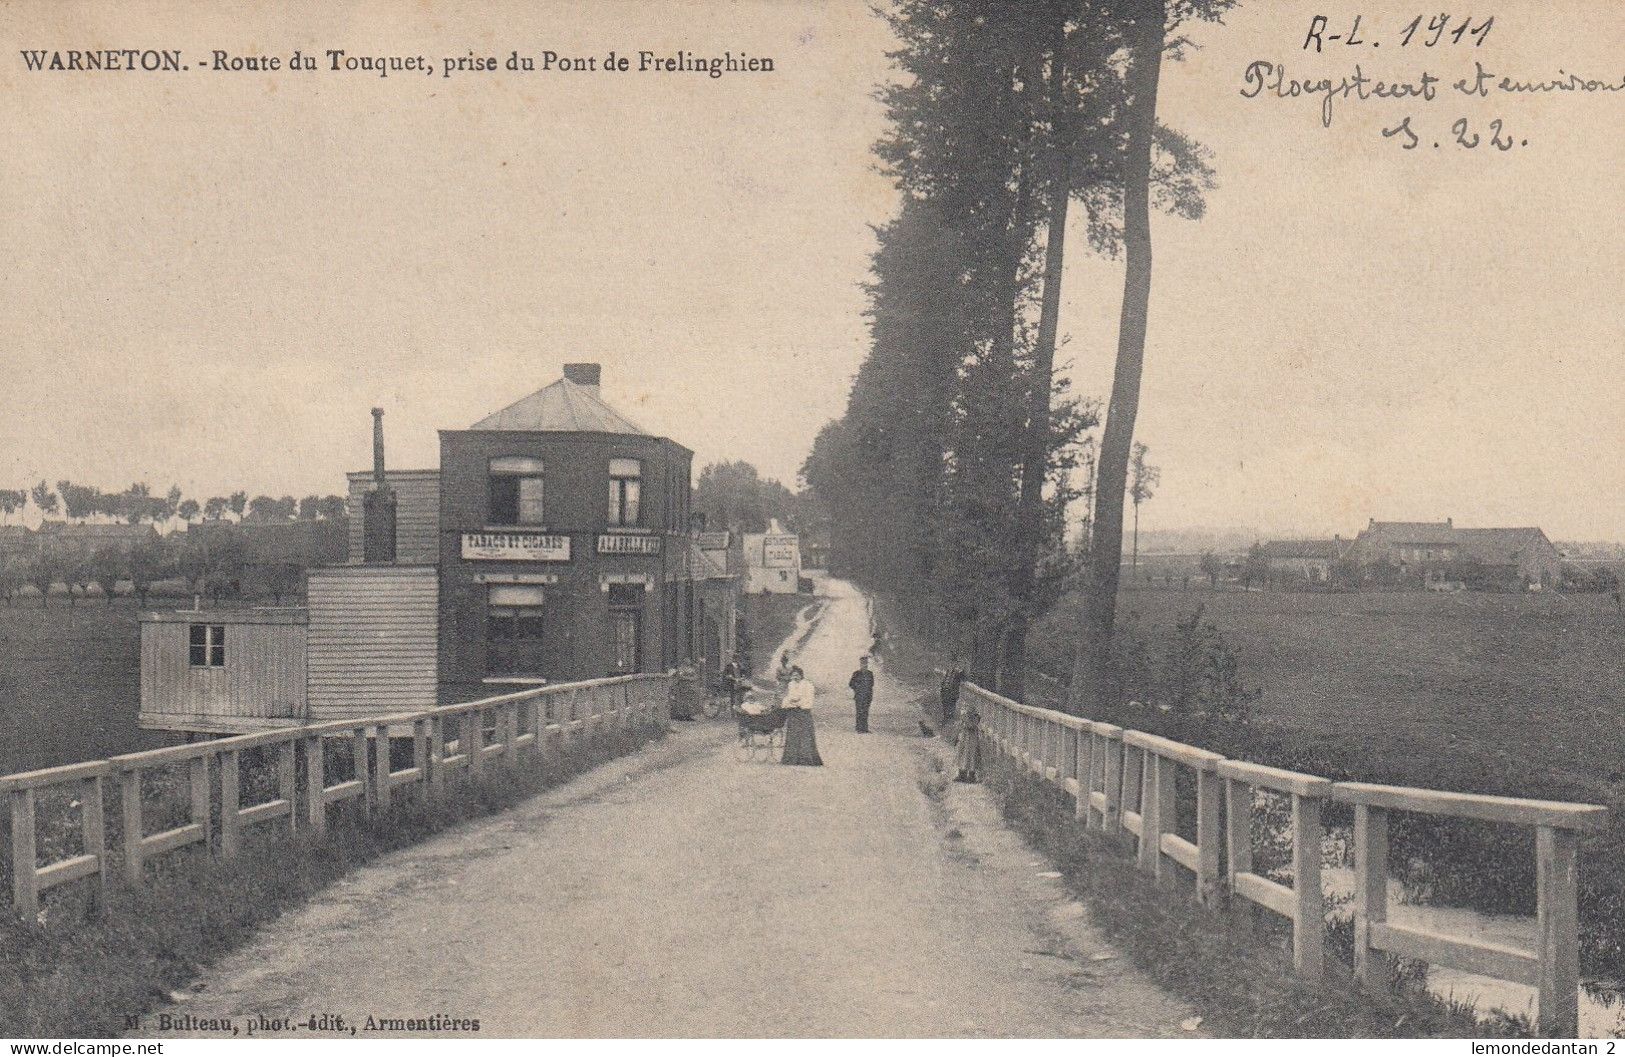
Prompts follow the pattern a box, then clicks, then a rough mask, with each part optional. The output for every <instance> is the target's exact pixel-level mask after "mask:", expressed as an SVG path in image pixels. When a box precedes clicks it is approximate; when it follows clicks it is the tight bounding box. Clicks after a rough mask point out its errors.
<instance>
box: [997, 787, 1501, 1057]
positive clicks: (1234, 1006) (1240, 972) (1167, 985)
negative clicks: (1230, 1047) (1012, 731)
mask: <svg viewBox="0 0 1625 1057" xmlns="http://www.w3.org/2000/svg"><path fill="white" fill-rule="evenodd" d="M985 774H986V778H985V781H986V784H987V785H988V786H989V788H990V789H991V790H992V791H993V793H994V794H995V795H996V796H997V797H998V798H999V801H1000V803H1001V806H1002V808H1003V812H1004V816H1005V819H1006V820H1007V821H1008V822H1009V824H1010V825H1011V826H1012V827H1013V828H1014V829H1015V830H1016V831H1017V832H1018V833H1020V834H1021V835H1022V837H1023V838H1024V839H1025V840H1026V841H1027V843H1028V844H1029V845H1030V846H1031V847H1032V848H1034V849H1035V850H1036V851H1039V852H1041V853H1043V854H1044V855H1046V856H1048V857H1049V858H1050V859H1051V860H1052V861H1053V862H1054V864H1055V867H1056V869H1058V870H1059V871H1060V872H1061V874H1062V876H1063V877H1064V878H1065V881H1066V884H1067V886H1068V887H1069V888H1070V889H1071V890H1072V891H1073V892H1074V893H1075V894H1076V895H1078V896H1079V897H1080V898H1082V899H1083V900H1085V901H1086V902H1087V903H1088V905H1089V906H1090V908H1091V910H1092V911H1093V915H1092V920H1093V921H1094V922H1095V923H1096V924H1097V925H1098V926H1099V927H1100V929H1101V931H1102V932H1104V933H1105V934H1106V936H1107V937H1108V938H1109V939H1110V940H1111V942H1112V943H1113V944H1114V945H1115V946H1116V947H1117V948H1118V949H1119V950H1121V951H1122V952H1123V953H1124V954H1125V955H1126V956H1127V957H1128V958H1129V959H1130V960H1131V961H1132V962H1133V963H1134V965H1135V966H1136V967H1137V968H1138V969H1139V970H1140V971H1142V972H1144V973H1145V974H1146V975H1147V976H1149V977H1150V978H1152V979H1153V980H1155V981H1156V982H1157V983H1158V984H1159V985H1160V986H1161V987H1163V988H1164V989H1165V990H1167V991H1168V992H1169V993H1170V994H1173V995H1175V996H1177V997H1179V998H1180V999H1182V1000H1184V1001H1185V1002H1188V1003H1189V1004H1190V1005H1191V1006H1192V1007H1193V1008H1194V1009H1195V1011H1196V1012H1197V1013H1198V1014H1199V1015H1200V1016H1201V1017H1202V1018H1203V1027H1204V1028H1205V1029H1206V1030H1207V1031H1209V1032H1211V1033H1212V1034H1214V1035H1218V1036H1224V1037H1243V1038H1304V1037H1317V1038H1505V1037H1523V1036H1527V1035H1528V1034H1529V1033H1530V1027H1529V1025H1528V1023H1527V1022H1526V1021H1524V1020H1522V1019H1515V1018H1509V1017H1506V1016H1504V1015H1501V1014H1498V1013H1497V1014H1492V1015H1491V1016H1490V1017H1488V1018H1486V1019H1483V1020H1480V1019H1479V1018H1478V1017H1477V1016H1476V1015H1475V1014H1474V1011H1473V1009H1472V1008H1471V1007H1470V1006H1466V1005H1462V1004H1458V1003H1450V1002H1446V1001H1444V1000H1441V999H1439V998H1437V997H1435V996H1433V995H1431V994H1429V993H1427V992H1426V990H1425V989H1424V988H1423V987H1422V986H1421V981H1420V980H1419V979H1418V978H1417V976H1416V974H1414V973H1411V972H1406V971H1404V970H1403V969H1398V970H1397V971H1396V972H1395V973H1394V975H1395V976H1396V978H1398V979H1400V980H1402V981H1403V982H1404V983H1403V986H1402V988H1401V989H1400V990H1398V991H1395V992H1393V993H1385V994H1371V993H1367V992H1364V991H1361V990H1360V989H1359V988H1358V987H1357V986H1356V984H1355V982H1354V980H1353V977H1352V974H1350V973H1349V972H1348V971H1347V970H1346V969H1344V968H1343V967H1341V966H1339V965H1337V964H1335V960H1334V959H1328V964H1327V976H1326V978H1325V979H1324V980H1322V981H1318V982H1317V981H1309V980H1305V979H1303V978H1301V977H1298V976H1296V975H1295V974H1294V973H1293V972H1292V968H1291V962H1290V959H1289V957H1288V956H1287V953H1286V949H1285V947H1284V945H1283V942H1282V937H1281V932H1280V931H1279V930H1277V929H1275V928H1273V927H1272V923H1269V922H1267V921H1260V922H1259V923H1258V925H1257V926H1255V927H1248V926H1246V925H1245V924H1238V923H1237V922H1236V921H1235V920H1233V919H1231V918H1229V917H1228V916H1226V915H1219V914H1213V913H1210V912H1208V911H1204V910H1202V909H1201V908H1199V907H1197V906H1195V905H1194V904H1191V903H1189V902H1187V901H1186V900H1185V898H1184V896H1183V895H1182V894H1179V893H1174V892H1170V891H1168V890H1165V889H1162V888H1159V887H1158V886H1157V885H1156V884H1155V883H1154V882H1153V881H1152V880H1151V879H1150V878H1148V877H1146V876H1145V875H1144V874H1141V873H1139V872H1138V871H1137V870H1135V869H1134V866H1133V864H1132V862H1131V861H1130V860H1129V858H1127V856H1126V854H1125V852H1124V850H1123V848H1122V847H1121V846H1120V845H1119V843H1118V842H1117V841H1115V840H1112V839H1110V838H1107V837H1105V836H1104V835H1101V834H1097V833H1093V832H1089V831H1085V830H1084V829H1083V828H1082V827H1080V826H1079V825H1078V824H1077V823H1076V821H1075V820H1074V819H1073V810H1072V805H1071V802H1070V801H1069V800H1068V799H1067V797H1066V794H1064V793H1062V792H1061V791H1059V790H1057V789H1054V788H1053V787H1051V786H1049V785H1047V784H1046V783H1043V782H1040V781H1039V780H1037V779H1036V778H1033V777H1031V776H1029V775H1025V774H1022V773H1020V772H1018V771H1017V770H1016V769H1015V768H1014V767H1012V766H1011V765H1010V764H1009V763H1008V761H1005V760H1002V759H994V760H991V761H987V763H986V766H985ZM1340 939H1341V937H1339V936H1338V935H1337V933H1336V930H1335V929H1333V930H1332V932H1331V935H1330V936H1329V944H1328V945H1329V946H1331V949H1333V950H1335V949H1337V948H1336V946H1335V944H1336V943H1337V942H1338V941H1339V940H1340Z"/></svg>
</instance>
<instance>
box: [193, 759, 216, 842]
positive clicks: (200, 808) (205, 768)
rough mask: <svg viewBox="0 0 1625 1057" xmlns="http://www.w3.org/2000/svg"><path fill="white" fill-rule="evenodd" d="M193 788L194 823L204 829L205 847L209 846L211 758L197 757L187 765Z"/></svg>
mask: <svg viewBox="0 0 1625 1057" xmlns="http://www.w3.org/2000/svg"><path fill="white" fill-rule="evenodd" d="M187 772H188V774H189V776H190V779H191V781H190V785H191V787H192V821H193V822H195V823H197V824H198V825H200V826H202V827H203V846H204V847H205V848H207V847H208V846H209V829H210V825H209V824H210V818H209V814H210V812H209V758H208V757H207V756H197V757H194V758H193V759H192V760H190V761H189V762H188V764H187Z"/></svg>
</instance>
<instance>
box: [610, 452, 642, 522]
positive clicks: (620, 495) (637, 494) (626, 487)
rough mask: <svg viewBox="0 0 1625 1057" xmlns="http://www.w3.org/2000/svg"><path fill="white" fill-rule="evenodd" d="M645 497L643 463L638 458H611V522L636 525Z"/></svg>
mask: <svg viewBox="0 0 1625 1057" xmlns="http://www.w3.org/2000/svg"><path fill="white" fill-rule="evenodd" d="M642 499H643V463H642V462H640V461H638V460H637V459H611V460H609V523H610V524H611V525H636V524H637V523H638V508H639V506H640V505H641V503H642Z"/></svg>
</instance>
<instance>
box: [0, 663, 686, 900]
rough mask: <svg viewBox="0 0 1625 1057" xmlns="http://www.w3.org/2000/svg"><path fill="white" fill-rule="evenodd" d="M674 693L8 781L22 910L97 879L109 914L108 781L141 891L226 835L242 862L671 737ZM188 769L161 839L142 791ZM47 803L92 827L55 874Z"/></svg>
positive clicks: (603, 692)
mask: <svg viewBox="0 0 1625 1057" xmlns="http://www.w3.org/2000/svg"><path fill="white" fill-rule="evenodd" d="M669 690H670V679H669V677H668V676H664V675H626V676H618V677H615V678H610V679H595V680H591V681H588V682H581V683H563V684H560V685H558V686H545V687H537V688H534V689H529V690H522V691H519V692H517V693H512V694H504V695H501V696H498V697H489V698H484V699H482V700H479V701H470V702H466V703H461V704H454V705H444V706H441V707H438V708H431V709H427V710H424V711H421V712H400V713H386V714H381V715H371V716H362V717H357V718H354V719H341V720H335V721H332V722H326V723H317V724H310V725H306V726H301V727H289V728H287V729H286V730H273V731H265V732H262V733H255V734H244V735H238V736H234V737H228V738H220V739H217V740H213V741H203V742H197V743H194V744H190V745H177V746H173V747H170V748H164V749H153V750H150V751H147V752H136V753H130V754H127V755H124V756H115V757H113V758H111V759H108V760H96V761H93V762H89V763H76V764H68V765H66V766H62V767H51V768H46V769H44V770H38V771H27V772H23V773H20V774H11V775H6V776H4V777H0V794H5V795H6V797H7V798H8V799H9V800H10V806H11V870H12V886H11V888H12V909H13V911H14V912H15V913H16V914H17V915H18V916H20V917H22V918H23V919H25V920H33V919H34V918H36V917H37V916H38V914H39V910H40V896H41V894H42V893H43V892H45V891H46V890H48V889H51V888H54V887H56V886H58V885H64V884H68V883H70V882H73V881H79V880H83V879H86V878H92V879H94V883H95V889H94V897H95V899H96V902H97V905H105V899H103V898H102V893H103V891H104V889H105V887H106V885H107V884H108V873H109V862H110V859H111V858H112V855H111V851H112V849H110V847H109V842H108V840H107V833H106V826H105V825H104V821H103V804H102V794H103V785H104V782H105V781H106V780H108V779H116V780H117V781H118V784H119V787H120V790H121V793H122V796H121V801H122V808H121V818H122V823H123V824H122V827H121V833H120V835H119V838H118V845H119V848H118V850H119V853H120V858H122V860H123V875H124V880H125V881H126V882H127V883H128V884H130V885H133V886H140V885H142V884H144V883H145V880H146V869H145V867H146V864H147V863H149V862H152V861H154V860H156V859H159V858H161V857H162V856H164V855H167V854H169V853H170V852H174V851H176V850H179V849H181V848H187V847H191V846H193V845H201V846H203V847H205V848H214V844H213V836H212V835H213V834H214V833H215V832H216V831H217V830H216V828H217V827H218V834H219V839H218V847H217V848H214V850H215V851H216V853H217V854H218V855H219V857H220V858H221V859H227V860H229V859H232V858H235V857H236V856H237V855H238V854H239V853H240V852H241V849H242V836H243V832H244V831H245V830H246V829H247V828H248V827H251V826H256V825H261V824H265V823H270V822H281V821H283V820H286V824H287V825H288V827H289V828H290V829H299V828H308V829H310V830H311V831H313V832H316V833H320V832H322V831H324V830H325V829H326V827H327V821H328V809H329V808H330V807H332V806H333V805H335V804H339V803H343V802H345V801H348V800H359V801H360V802H361V804H362V809H363V810H364V811H366V812H367V813H369V814H370V813H373V812H376V811H381V810H383V809H385V808H387V807H388V806H389V804H390V803H391V800H392V799H393V798H394V797H395V796H396V795H398V794H400V793H404V792H405V791H406V790H408V789H410V790H412V792H413V795H417V796H421V797H425V798H431V799H433V798H439V797H440V796H442V795H444V794H445V793H446V792H447V790H448V788H449V786H450V784H451V783H452V782H453V781H455V780H456V777H457V776H458V775H459V774H461V775H464V776H466V777H468V778H471V779H472V778H478V777H479V776H480V775H481V774H483V773H484V772H485V769H486V768H487V766H494V767H502V768H506V769H518V768H522V767H532V768H543V769H546V768H548V767H549V766H552V765H553V764H554V762H555V761H556V760H557V758H558V757H559V756H560V755H561V754H562V753H563V752H565V751H566V750H570V749H575V748H579V747H582V746H583V745H586V744H590V743H591V742H592V741H594V740H596V739H600V738H602V737H604V736H605V735H608V734H610V733H612V732H615V731H631V730H634V729H637V728H638V727H642V726H654V725H660V724H664V723H665V722H666V721H667V720H668V719H669V718H670V712H669V706H668V694H669ZM448 735H453V736H448ZM408 739H409V740H410V742H411V746H412V762H411V764H410V766H406V767H401V768H398V769H397V768H395V767H394V761H393V755H392V752H391V749H392V747H393V745H394V744H396V743H398V742H400V741H404V740H408ZM341 745H348V746H349V753H348V756H349V763H348V766H347V767H345V768H342V769H341V768H339V767H337V766H336V764H337V763H338V762H339V761H337V760H336V759H333V757H334V755H335V749H337V748H338V747H339V746H341ZM261 749H263V750H268V751H269V752H270V754H271V755H272V757H273V759H272V761H271V765H270V767H269V768H267V773H268V774H273V775H274V786H275V790H276V793H275V795H274V796H273V797H272V798H270V799H268V800H262V801H260V802H258V803H253V804H248V805H245V804H244V803H243V793H242V780H241V779H242V759H243V754H244V753H245V752H249V751H251V750H261ZM301 765H302V769H303V773H304V779H305V780H304V790H303V791H302V792H301V791H300V789H299V788H298V786H299V779H298V776H299V774H300V771H301ZM179 766H184V767H185V768H186V778H185V782H184V785H185V794H184V796H182V797H180V798H179V800H178V801H176V800H173V799H172V800H171V801H170V803H169V804H168V805H167V806H168V807H169V809H170V811H171V812H173V811H174V809H176V808H179V809H180V812H181V814H182V816H183V818H182V821H181V822H180V823H179V824H178V825H174V826H171V827H169V828H167V829H164V830H162V831H160V832H158V833H150V834H149V833H147V832H146V828H147V821H148V819H147V814H148V807H149V804H148V800H149V798H148V796H147V795H146V793H145V791H144V788H143V781H144V779H145V778H146V777H147V776H149V775H151V774H153V773H154V772H157V771H160V770H163V769H167V768H173V767H179ZM216 774H218V775H219V784H218V789H219V807H218V811H216V810H215V806H214V790H215V788H216V786H215V781H214V778H213V776H214V775H216ZM346 774H347V776H344V775H346ZM45 793H54V794H56V795H57V796H58V798H59V799H60V798H61V797H63V796H70V795H73V794H74V793H77V796H75V797H74V799H73V800H72V801H71V802H70V804H71V805H72V806H74V807H76V809H77V811H78V814H79V822H80V825H79V827H78V828H79V831H80V833H79V836H80V844H81V846H82V851H81V853H80V854H78V855H72V856H68V857H65V858H61V859H59V860H57V861H55V862H48V863H44V864H42V863H41V862H40V848H39V840H38V838H39V833H40V829H39V818H38V815H39V797H40V795H42V794H45Z"/></svg>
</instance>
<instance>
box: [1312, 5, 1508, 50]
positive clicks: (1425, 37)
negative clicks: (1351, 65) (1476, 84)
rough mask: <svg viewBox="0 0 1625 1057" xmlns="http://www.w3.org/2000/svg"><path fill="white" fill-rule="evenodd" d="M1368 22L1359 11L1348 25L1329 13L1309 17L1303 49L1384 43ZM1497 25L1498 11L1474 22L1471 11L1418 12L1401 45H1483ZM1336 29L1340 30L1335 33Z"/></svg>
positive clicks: (1405, 29)
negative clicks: (1460, 13)
mask: <svg viewBox="0 0 1625 1057" xmlns="http://www.w3.org/2000/svg"><path fill="white" fill-rule="evenodd" d="M1424 18H1426V19H1427V21H1426V24H1424V23H1423V19H1424ZM1364 23H1365V16H1364V15H1355V16H1354V20H1353V21H1352V22H1350V23H1349V24H1348V27H1347V28H1346V29H1344V28H1343V27H1342V25H1341V24H1340V23H1334V22H1333V21H1332V20H1331V19H1330V18H1329V17H1327V16H1326V15H1316V16H1315V17H1313V18H1311V19H1310V20H1309V32H1308V33H1306V34H1305V35H1304V38H1303V50H1304V51H1308V50H1309V49H1310V48H1313V49H1314V50H1315V52H1316V54H1319V53H1320V52H1321V51H1323V50H1324V49H1325V48H1327V47H1331V46H1334V45H1336V46H1340V47H1346V48H1360V47H1372V48H1380V47H1382V40H1381V37H1380V35H1379V34H1378V33H1377V31H1376V30H1375V29H1373V28H1371V27H1369V26H1366V25H1365V24H1364ZM1494 25H1495V16H1494V15H1491V16H1489V17H1488V18H1485V19H1483V20H1481V21H1479V22H1474V21H1473V17H1472V16H1471V15H1468V16H1466V17H1463V18H1456V17H1454V16H1452V15H1449V14H1438V15H1433V16H1431V17H1429V16H1426V15H1417V16H1416V17H1415V18H1413V19H1411V21H1410V22H1409V23H1407V24H1406V25H1405V27H1404V28H1403V29H1401V30H1400V33H1399V38H1398V39H1399V46H1400V47H1402V48H1408V47H1410V46H1411V45H1413V44H1414V45H1416V46H1418V47H1424V48H1433V47H1438V46H1439V45H1440V44H1461V43H1464V42H1470V43H1471V44H1472V46H1473V47H1475V48H1477V47H1481V46H1482V45H1483V43H1484V40H1485V38H1487V37H1488V36H1489V35H1490V29H1491V28H1492V27H1493V26H1494ZM1332 30H1337V32H1335V33H1334V32H1332Z"/></svg>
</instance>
